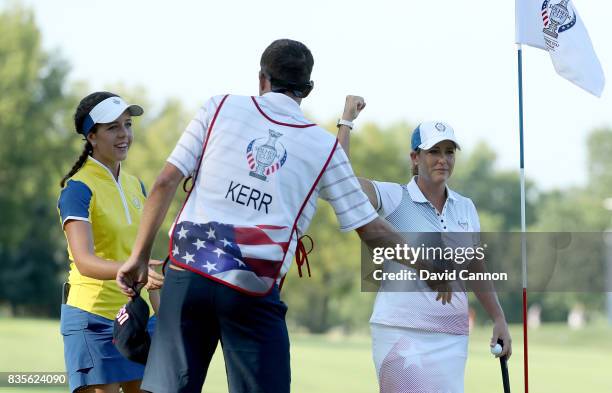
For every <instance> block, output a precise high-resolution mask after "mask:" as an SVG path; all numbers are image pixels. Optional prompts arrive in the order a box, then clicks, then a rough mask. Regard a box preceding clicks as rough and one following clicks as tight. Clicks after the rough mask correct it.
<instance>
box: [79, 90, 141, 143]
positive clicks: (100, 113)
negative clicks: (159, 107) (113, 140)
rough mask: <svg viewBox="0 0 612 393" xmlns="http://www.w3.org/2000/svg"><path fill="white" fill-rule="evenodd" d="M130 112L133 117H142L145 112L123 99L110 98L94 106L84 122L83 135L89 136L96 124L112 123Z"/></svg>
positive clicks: (138, 106)
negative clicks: (126, 112) (124, 113)
mask: <svg viewBox="0 0 612 393" xmlns="http://www.w3.org/2000/svg"><path fill="white" fill-rule="evenodd" d="M126 110H128V111H129V112H130V115H132V116H140V115H142V114H143V113H144V110H143V109H142V107H141V106H140V105H134V104H131V105H130V104H128V103H127V102H125V101H124V100H123V98H121V97H109V98H107V99H105V100H104V101H102V102H100V103H99V104H98V105H96V106H94V107H93V109H92V110H91V112H89V114H88V115H87V117H86V118H85V120H84V121H83V134H84V135H87V134H88V133H89V131H90V130H91V129H92V128H93V126H95V125H96V124H104V123H111V122H113V121H115V120H117V119H118V118H119V116H121V114H122V113H123V112H125V111H126Z"/></svg>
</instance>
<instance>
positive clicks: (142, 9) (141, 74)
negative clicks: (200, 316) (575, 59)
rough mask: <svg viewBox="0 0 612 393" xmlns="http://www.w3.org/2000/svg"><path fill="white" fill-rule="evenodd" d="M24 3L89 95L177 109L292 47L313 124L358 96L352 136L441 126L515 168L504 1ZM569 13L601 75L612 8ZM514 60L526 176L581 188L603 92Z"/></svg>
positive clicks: (509, 5) (508, 15) (611, 107)
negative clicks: (309, 65)
mask: <svg viewBox="0 0 612 393" xmlns="http://www.w3.org/2000/svg"><path fill="white" fill-rule="evenodd" d="M24 2H25V4H28V5H30V6H32V7H33V9H34V10H35V13H36V19H37V22H38V24H39V26H40V27H41V30H42V33H43V38H44V45H45V47H46V48H47V49H55V50H59V51H60V52H61V53H62V54H63V55H64V57H65V58H67V59H68V61H69V62H70V63H71V64H72V67H73V69H72V73H71V79H72V80H85V81H87V82H88V83H89V85H90V87H91V88H92V89H102V88H104V87H105V86H107V85H109V84H112V83H116V82H122V83H125V84H127V85H128V86H136V85H142V86H144V87H146V88H147V90H148V92H149V93H150V95H151V97H152V98H153V100H154V102H155V103H156V105H160V104H161V103H162V102H163V101H164V100H165V99H168V98H171V97H172V98H178V99H180V100H181V101H183V102H184V103H185V105H186V106H187V107H188V108H197V106H199V105H200V104H201V103H203V101H204V100H205V99H206V98H207V97H209V96H211V95H215V94H223V93H227V92H231V93H236V94H256V93H257V78H256V77H257V72H258V69H259V68H258V64H259V56H260V54H261V52H262V51H263V49H264V48H265V47H266V46H267V45H268V44H269V43H270V42H271V41H272V40H274V39H276V38H284V37H287V38H293V39H297V40H300V41H303V42H304V43H305V44H306V45H308V46H309V48H310V49H311V50H312V52H313V54H314V57H315V69H314V72H313V79H314V80H315V90H314V91H313V93H312V95H311V97H309V98H308V99H307V100H305V101H304V104H303V107H304V108H305V110H306V111H308V112H309V113H311V114H314V115H315V116H316V118H317V119H318V120H329V119H335V118H337V117H338V116H339V115H340V114H341V110H342V107H343V103H344V96H345V95H346V94H359V95H363V96H364V97H365V98H366V101H367V103H368V107H367V108H366V110H365V111H364V113H363V115H362V117H360V119H358V123H357V127H358V126H359V122H364V121H374V122H377V123H380V124H383V125H385V124H390V123H393V122H397V121H402V120H404V121H409V122H412V123H416V122H419V121H424V120H433V119H439V120H444V121H447V122H449V123H450V124H452V125H453V126H454V128H455V130H456V132H457V134H458V137H459V138H460V141H461V142H462V145H463V146H465V148H466V149H467V150H470V149H471V147H473V146H474V145H475V144H476V143H477V142H478V141H479V140H485V141H487V143H489V144H490V145H491V146H492V147H493V148H494V149H495V150H496V151H497V152H498V155H499V163H500V166H501V167H503V168H518V136H517V135H518V131H517V130H518V121H517V106H518V105H517V72H516V49H515V44H514V2H513V1H509V0H506V1H495V2H491V1H484V0H461V1H451V0H440V1H425V0H419V1H414V0H405V1H391V0H382V1H376V2H373V1H368V2H365V1H359V0H357V1H350V2H349V1H344V0H342V1H340V0H338V1H320V0H313V1H310V2H300V3H297V2H289V1H280V0H278V1H277V0H274V1H259V2H253V1H245V0H235V1H232V2H204V1H183V0H175V1H173V2H167V1H163V2H162V1H144V0H131V1H118V0H106V1H101V0H89V1H82V0H53V1H49V0H26V1H24ZM0 4H4V5H5V4H7V2H6V1H4V0H0ZM574 4H575V6H576V7H577V8H578V10H579V11H580V15H581V16H582V18H583V20H584V22H585V24H586V26H587V29H588V30H589V33H590V36H591V39H592V41H593V45H594V47H595V50H596V52H597V54H598V56H599V59H600V61H601V63H602V65H603V68H604V72H605V73H606V75H607V76H608V77H612V45H610V37H612V24H610V23H609V22H608V18H609V17H610V16H612V5H611V4H610V2H603V1H596V2H595V1H586V0H575V1H574ZM605 37H608V38H605ZM524 52H525V53H524V82H525V85H524V86H525V87H524V88H525V105H526V106H525V131H526V150H525V151H526V173H527V176H528V177H529V178H532V179H534V180H535V181H536V183H537V184H538V186H539V187H540V188H541V189H550V188H554V187H567V186H571V185H581V184H583V183H584V173H585V170H586V148H585V143H586V136H587V133H588V131H590V130H591V129H593V128H595V127H601V126H608V127H610V126H612V99H611V98H610V94H609V91H608V90H609V88H606V90H604V93H603V96H602V98H600V99H598V98H595V97H593V96H591V95H589V94H588V93H586V92H584V91H582V90H580V89H579V88H577V87H575V86H574V85H572V84H571V83H569V82H567V81H565V80H564V79H562V78H561V77H559V76H558V75H557V74H556V73H555V71H554V69H553V66H552V63H551V61H550V58H549V55H548V54H547V53H546V52H544V51H541V50H538V49H533V48H526V49H525V51H524ZM357 132H359V131H358V130H357ZM409 132H410V130H407V134H406V141H402V143H404V142H405V143H406V146H407V143H408V138H409ZM459 159H460V158H459Z"/></svg>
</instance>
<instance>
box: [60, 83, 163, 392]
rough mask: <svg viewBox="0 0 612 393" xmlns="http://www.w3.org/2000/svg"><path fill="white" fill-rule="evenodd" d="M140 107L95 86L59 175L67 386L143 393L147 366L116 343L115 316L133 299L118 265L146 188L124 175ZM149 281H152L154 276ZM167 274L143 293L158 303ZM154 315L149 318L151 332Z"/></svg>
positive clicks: (134, 230)
mask: <svg viewBox="0 0 612 393" xmlns="http://www.w3.org/2000/svg"><path fill="white" fill-rule="evenodd" d="M142 113H143V109H142V108H141V107H140V106H138V105H128V104H127V103H126V102H125V101H124V100H123V99H121V97H119V96H117V95H116V94H113V93H108V92H96V93H92V94H90V95H88V96H87V97H85V98H83V100H81V102H80V103H79V106H78V107H77V109H76V113H75V115H74V124H75V128H76V131H77V133H79V134H81V135H83V136H84V137H85V146H84V148H83V152H82V153H81V156H80V157H79V159H78V160H77V162H76V163H75V164H74V166H73V167H72V169H71V170H70V172H69V173H68V174H67V175H66V176H65V177H64V178H63V179H62V181H61V186H62V191H61V194H60V197H59V201H58V210H59V214H60V217H61V222H62V227H63V229H64V232H65V234H66V239H67V241H68V254H69V258H70V261H71V264H70V274H69V279H68V283H69V285H70V287H69V288H70V290H69V294H68V297H67V301H66V304H63V305H62V312H61V333H62V335H63V338H64V358H65V362H66V370H67V373H68V377H69V385H70V390H71V391H72V392H74V391H77V390H78V391H79V392H82V391H87V392H96V393H97V392H104V393H107V392H108V393H118V392H119V388H120V387H121V388H122V389H123V392H125V393H131V392H140V379H142V375H143V372H144V367H143V366H142V365H140V364H137V363H133V362H131V361H129V360H127V359H126V358H124V357H123V356H122V355H121V354H120V353H119V352H118V351H117V349H116V348H115V346H114V345H113V343H112V332H113V319H114V318H115V315H116V314H117V312H118V311H119V309H120V308H121V306H122V305H123V304H125V303H126V301H127V300H128V299H127V298H126V296H125V295H123V294H122V293H121V291H120V290H119V288H118V287H117V284H116V283H115V276H116V274H117V270H118V268H119V267H120V266H121V263H122V262H123V261H125V260H126V259H127V258H128V256H129V255H130V253H131V250H132V244H133V242H134V240H135V238H136V233H137V229H138V224H139V222H140V216H141V214H142V208H143V206H144V202H145V198H146V193H145V189H144V186H143V184H142V183H141V182H140V181H139V180H138V179H137V178H136V177H134V176H132V175H129V174H127V173H125V171H123V170H122V168H121V162H122V161H124V160H125V159H126V158H127V155H128V150H129V148H130V145H131V143H132V140H133V133H132V116H140V115H142ZM151 280H152V281H151ZM162 280H163V279H162V277H161V276H160V275H158V274H157V273H155V272H154V271H153V270H149V281H150V282H151V285H149V286H148V289H149V292H148V293H147V291H144V290H143V293H142V296H143V298H144V299H145V300H147V301H149V297H150V300H151V303H152V304H153V305H154V308H156V306H157V304H158V299H159V297H158V296H159V295H158V294H157V292H156V291H155V290H156V289H159V287H160V286H161V284H162ZM154 321H155V318H154V317H153V318H151V319H150V320H149V329H150V330H152V328H153V324H154Z"/></svg>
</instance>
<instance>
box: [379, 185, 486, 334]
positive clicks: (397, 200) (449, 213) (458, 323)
mask: <svg viewBox="0 0 612 393" xmlns="http://www.w3.org/2000/svg"><path fill="white" fill-rule="evenodd" d="M372 183H373V184H374V188H375V190H376V194H377V199H378V206H379V208H378V214H379V215H380V216H381V217H383V218H385V219H386V220H387V221H389V223H390V224H391V225H393V226H394V227H395V228H396V229H397V230H398V231H399V232H402V233H403V234H404V235H405V236H406V238H407V239H408V242H409V244H410V245H413V246H418V245H419V244H421V242H422V239H423V238H424V237H425V238H427V237H431V236H429V235H427V233H435V232H438V233H440V234H441V235H440V238H441V241H443V242H444V243H445V245H450V244H449V243H451V242H454V243H456V242H458V241H460V242H461V243H469V244H462V245H464V246H472V245H474V244H477V243H478V242H479V234H478V233H479V232H480V221H479V219H478V213H477V212H476V207H475V206H474V203H473V202H472V200H471V199H469V198H466V197H464V196H462V195H460V194H458V193H456V192H454V191H453V190H451V189H450V188H448V187H447V188H446V191H447V199H446V203H445V204H444V207H443V209H442V211H441V212H439V211H437V209H436V208H435V207H434V206H433V204H431V203H430V202H429V201H428V200H427V198H425V196H424V195H423V193H422V192H421V190H420V188H419V186H418V185H417V183H416V176H415V177H414V178H412V180H411V181H410V183H408V184H406V185H401V184H397V183H387V182H377V181H374V182H372ZM457 232H465V233H466V236H457V235H454V233H457ZM444 233H448V235H446V236H445V235H444ZM470 233H471V235H470ZM458 239H460V240H458ZM454 245H455V246H456V245H457V244H454ZM387 264H390V266H391V269H406V267H404V266H401V265H399V264H396V263H393V262H387ZM402 285H404V287H402V288H403V290H402V291H399V292H391V291H386V290H385V284H384V283H383V286H382V287H381V290H380V291H379V292H378V294H377V296H376V301H375V303H374V310H373V312H372V317H371V319H370V322H371V323H378V324H383V325H389V326H398V327H405V328H412V329H419V330H426V331H432V332H440V333H448V334H468V300H467V295H466V293H465V292H463V291H462V290H459V291H457V292H454V293H453V299H452V302H451V303H450V304H446V305H442V303H441V302H439V301H436V295H437V293H436V292H432V291H431V290H429V289H428V287H427V285H426V284H425V283H424V282H422V281H412V282H411V281H407V282H403V283H402Z"/></svg>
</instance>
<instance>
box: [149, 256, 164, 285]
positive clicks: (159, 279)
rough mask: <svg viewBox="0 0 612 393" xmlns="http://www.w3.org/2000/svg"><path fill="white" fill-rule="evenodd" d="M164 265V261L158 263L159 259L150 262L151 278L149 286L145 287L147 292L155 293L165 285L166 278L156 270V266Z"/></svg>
mask: <svg viewBox="0 0 612 393" xmlns="http://www.w3.org/2000/svg"><path fill="white" fill-rule="evenodd" d="M163 264H164V261H158V260H157V259H151V260H149V273H148V276H149V277H148V281H147V285H145V288H146V289H147V291H155V290H157V289H160V288H161V287H162V286H163V285H164V276H162V275H161V274H159V273H158V272H156V271H155V270H154V269H155V267H156V266H162V265H163Z"/></svg>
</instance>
